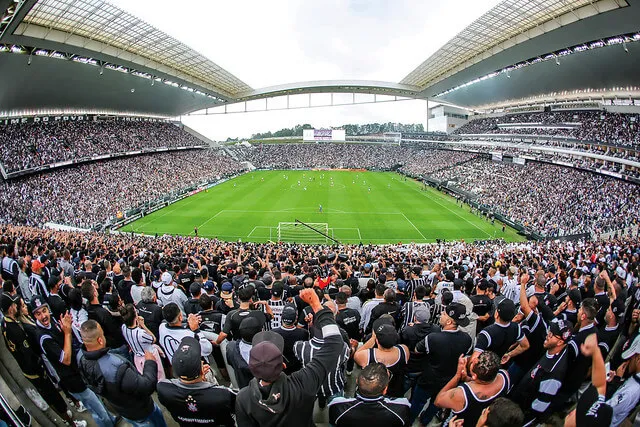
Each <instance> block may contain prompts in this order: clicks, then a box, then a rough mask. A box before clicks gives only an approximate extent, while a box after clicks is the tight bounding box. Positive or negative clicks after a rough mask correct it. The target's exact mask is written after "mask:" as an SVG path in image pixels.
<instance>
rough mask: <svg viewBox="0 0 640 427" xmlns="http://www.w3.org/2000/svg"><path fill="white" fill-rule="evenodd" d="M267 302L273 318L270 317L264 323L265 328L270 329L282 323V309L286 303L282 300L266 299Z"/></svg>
mask: <svg viewBox="0 0 640 427" xmlns="http://www.w3.org/2000/svg"><path fill="white" fill-rule="evenodd" d="M267 304H269V307H271V311H272V312H273V318H272V319H271V321H268V322H267V323H266V324H265V329H267V330H270V329H275V328H279V327H280V325H282V309H284V306H285V305H287V302H286V301H284V300H281V299H279V300H273V299H270V300H267Z"/></svg>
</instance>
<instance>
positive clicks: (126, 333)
mask: <svg viewBox="0 0 640 427" xmlns="http://www.w3.org/2000/svg"><path fill="white" fill-rule="evenodd" d="M122 336H123V337H124V340H125V341H126V342H127V344H129V347H131V351H133V353H134V354H135V355H136V356H144V352H145V350H148V351H149V352H151V346H152V345H153V341H154V340H153V337H152V336H151V335H150V334H149V332H147V331H145V330H144V329H142V328H140V327H135V328H128V327H127V326H126V325H122Z"/></svg>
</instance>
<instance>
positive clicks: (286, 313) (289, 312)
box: [280, 304, 298, 324]
mask: <svg viewBox="0 0 640 427" xmlns="http://www.w3.org/2000/svg"><path fill="white" fill-rule="evenodd" d="M280 318H281V319H282V321H283V322H285V323H289V324H291V323H294V322H295V321H296V320H297V319H298V310H297V309H296V308H295V307H294V306H293V305H292V304H287V305H285V306H284V308H283V309H282V315H281V317H280Z"/></svg>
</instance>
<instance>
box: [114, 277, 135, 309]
mask: <svg viewBox="0 0 640 427" xmlns="http://www.w3.org/2000/svg"><path fill="white" fill-rule="evenodd" d="M134 285H135V283H134V282H132V281H131V280H121V281H119V282H118V284H117V285H116V289H117V290H118V295H120V299H122V301H124V303H125V304H133V298H132V297H131V287H132V286H134Z"/></svg>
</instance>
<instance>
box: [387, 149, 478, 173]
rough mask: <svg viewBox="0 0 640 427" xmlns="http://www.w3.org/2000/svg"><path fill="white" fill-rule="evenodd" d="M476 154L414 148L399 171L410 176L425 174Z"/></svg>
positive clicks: (469, 158) (464, 160) (467, 159)
mask: <svg viewBox="0 0 640 427" xmlns="http://www.w3.org/2000/svg"><path fill="white" fill-rule="evenodd" d="M476 156H477V154H473V153H465V152H460V151H451V150H416V151H414V153H413V154H412V155H411V157H410V158H408V159H406V162H405V163H404V165H403V166H402V167H401V168H400V169H399V171H400V172H402V173H404V174H407V175H410V176H425V175H429V174H431V173H433V172H436V171H439V170H441V169H444V168H449V167H451V166H452V165H455V164H458V163H462V162H466V161H469V160H471V159H473V158H475V157H476Z"/></svg>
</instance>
